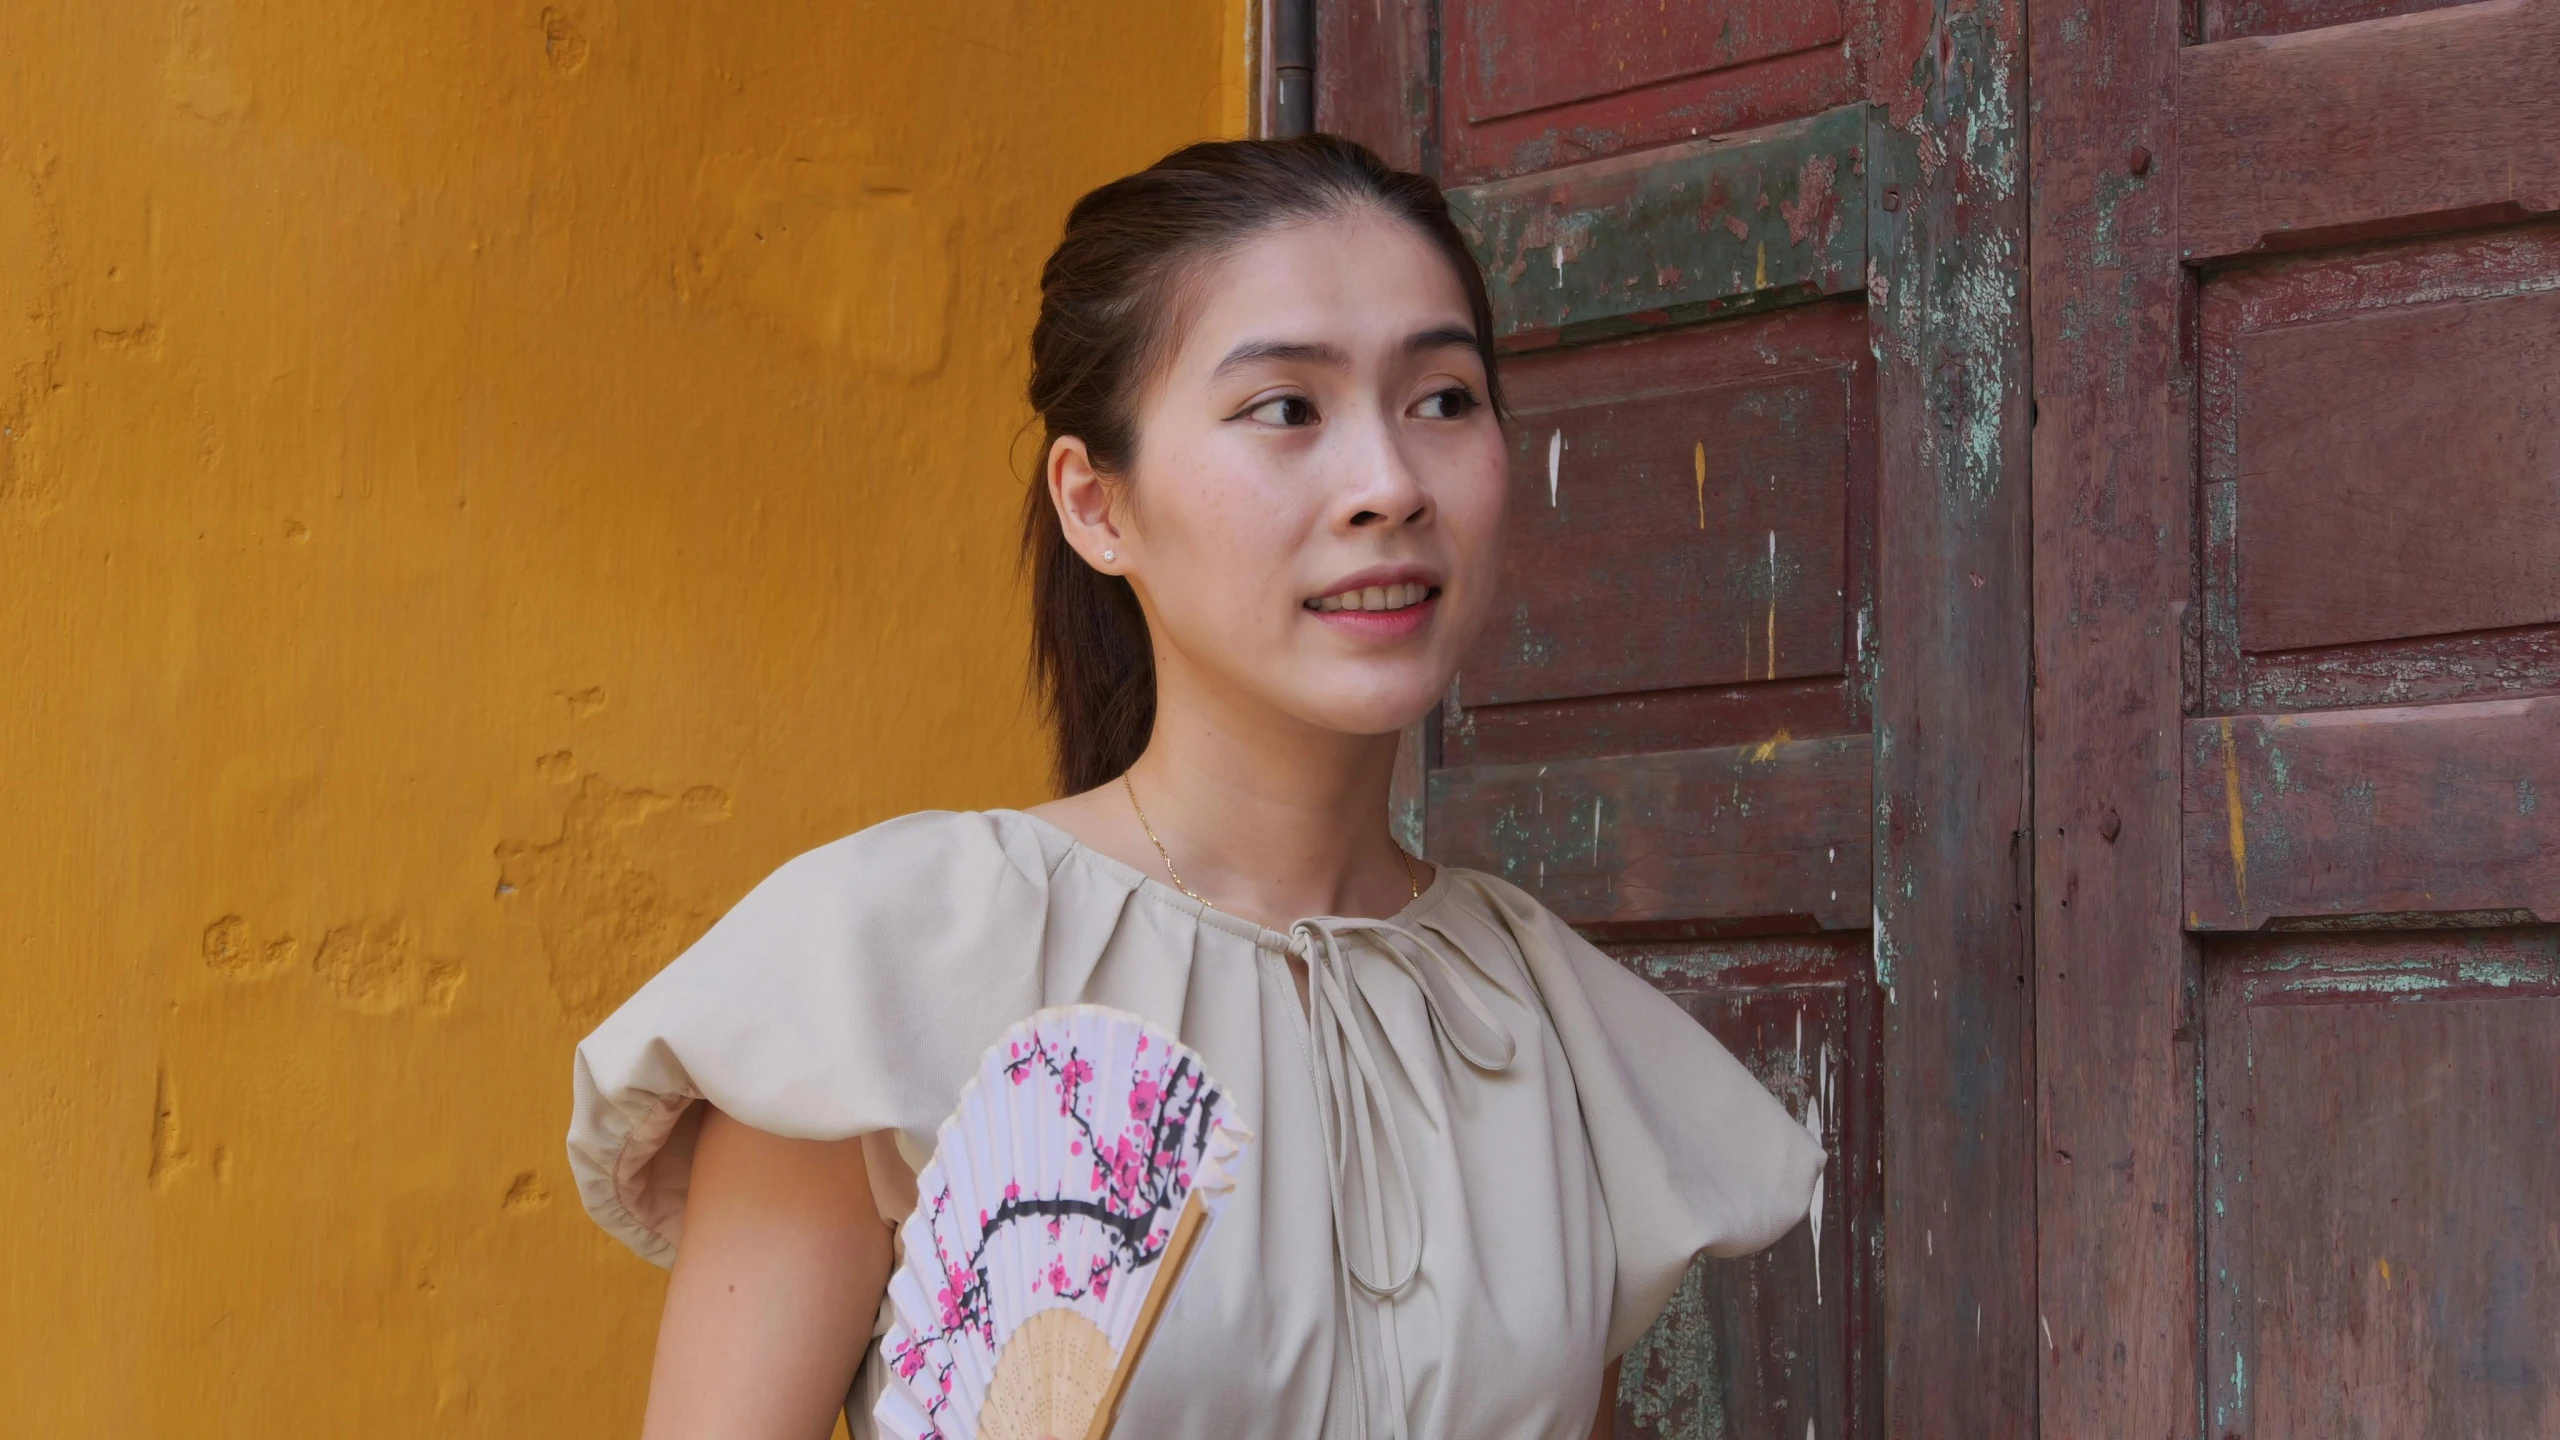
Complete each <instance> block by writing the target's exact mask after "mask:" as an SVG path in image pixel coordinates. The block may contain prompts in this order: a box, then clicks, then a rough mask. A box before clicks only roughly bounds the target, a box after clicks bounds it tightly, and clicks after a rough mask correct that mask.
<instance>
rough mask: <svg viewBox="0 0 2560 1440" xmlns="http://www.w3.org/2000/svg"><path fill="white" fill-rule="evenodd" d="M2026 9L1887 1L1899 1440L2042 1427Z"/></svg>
mask: <svg viewBox="0 0 2560 1440" xmlns="http://www.w3.org/2000/svg"><path fill="white" fill-rule="evenodd" d="M2025 20H2026V15H2025V12H2024V8H2023V7H2022V6H2021V5H2019V4H2017V3H2015V0H1977V3H1975V4H1972V5H1970V6H1964V7H1959V6H1953V5H1947V6H1938V5H1922V4H1917V3H1905V4H1900V5H1897V6H1895V7H1894V8H1893V9H1892V10H1890V11H1889V12H1887V18H1886V21H1885V23H1884V25H1883V27H1882V28H1883V33H1884V37H1885V38H1884V42H1883V45H1882V49H1881V53H1880V54H1879V56H1878V58H1877V60H1876V64H1875V69H1874V74H1875V75H1876V77H1877V79H1878V90H1877V94H1876V98H1877V100H1878V101H1879V102H1881V103H1880V108H1879V111H1878V113H1877V123H1876V126H1875V128H1874V129H1873V130H1872V131H1871V132H1870V134H1869V139H1868V145H1867V176H1866V181H1867V204H1868V231H1867V234H1868V242H1867V243H1868V249H1869V262H1868V276H1869V291H1868V294H1869V304H1870V306H1871V308H1872V311H1873V318H1874V340H1873V343H1874V348H1875V352H1876V356H1877V369H1876V394H1877V400H1876V408H1877V436H1878V444H1877V452H1878V472H1877V479H1876V497H1877V509H1876V534H1877V587H1876V615H1877V618H1878V622H1879V623H1878V627H1877V634H1876V638H1875V643H1874V644H1872V645H1871V646H1869V647H1868V650H1867V655H1868V656H1869V666H1870V667H1871V668H1870V669H1869V670H1868V673H1869V674H1870V675H1871V676H1872V680H1873V684H1874V697H1875V700H1874V704H1875V711H1874V714H1875V759H1876V773H1875V787H1876V790H1875V811H1874V814H1873V816H1872V820H1871V823H1872V825H1873V834H1874V836H1875V849H1876V877H1877V879H1876V886H1875V892H1876V909H1875V964H1876V978H1877V980H1878V982H1879V983H1880V987H1881V988H1882V989H1883V991H1884V993H1885V996H1886V1004H1885V1031H1884V1069H1885V1082H1884V1083H1885V1093H1886V1095H1887V1096H1888V1097H1889V1098H1890V1103H1889V1104H1888V1105H1887V1106H1886V1110H1885V1117H1884V1162H1885V1174H1886V1192H1885V1233H1884V1265H1885V1282H1884V1289H1883V1293H1882V1297H1881V1298H1882V1307H1881V1309H1882V1316H1883V1322H1884V1342H1885V1343H1884V1353H1885V1357H1886V1373H1887V1375H1888V1377H1889V1379H1888V1385H1889V1390H1888V1396H1887V1409H1886V1416H1885V1420H1886V1426H1887V1429H1888V1430H1889V1432H1890V1433H1891V1434H1894V1435H1896V1436H1949V1437H1964V1440H2012V1437H2016V1440H2023V1437H2026V1436H2030V1435H2032V1434H2034V1433H2035V1428H2036V1399H2035V1397H2036V1359H2037V1349H2038V1345H2037V1325H2036V1281H2035V1275H2036V1260H2035V1256H2036V1207H2035V1154H2034V1151H2035V1143H2034V1136H2035V1130H2034V1120H2035V1084H2034V1069H2033V1066H2034V1054H2035V1051H2034V1048H2033V1026H2034V1022H2035V1007H2034V1004H2033V1000H2032V996H2031V992H2030V990H2029V988H2028V982H2029V972H2030V970H2031V969H2032V967H2033V954H2032V950H2031V948H2030V936H2029V928H2028V923H2027V921H2028V917H2027V903H2028V895H2029V887H2030V884H2031V879H2032V871H2031V865H2030V856H2029V854H2028V844H2029V839H2028V834H2027V830H2028V826H2029V824H2030V815H2029V805H2030V788H2029V785H2028V780H2027V777H2028V760H2029V749H2030V744H2031V733H2030V722H2031V705H2032V683H2033V663H2034V656H2033V649H2032V640H2031V631H2030V626H2029V623H2028V613H2029V605H2030V601H2031V598H2032V592H2031V589H2030V580H2031V574H2032V567H2031V566H2030V565H2029V563H2028V553H2029V552H2028V541H2029V514H2030V512H2029V506H2028V453H2027V447H2028V444H2029V440H2030V431H2029V427H2028V404H2029V392H2028V379H2029V376H2028V369H2027V327H2028V316H2027V292H2026V289H2025V285H2024V267H2023V266H2022V264H2021V263H2020V262H2021V260H2022V258H2023V257H2024V255H2025V254H2026V249H2027V244H2028V225H2027V174H2026V156H2027V152H2026V146H2027V123H2026V116H2027V108H2026V71H2027V63H2026V61H2027V57H2026V52H2025V35H2024V25H2025Z"/></svg>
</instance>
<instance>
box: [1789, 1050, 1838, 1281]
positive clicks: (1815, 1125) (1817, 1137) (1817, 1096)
mask: <svg viewBox="0 0 2560 1440" xmlns="http://www.w3.org/2000/svg"><path fill="white" fill-rule="evenodd" d="M1796 1023H1797V1024H1799V1025H1801V1024H1803V1023H1804V1013H1803V1012H1802V1011H1798V1012H1797V1013H1796ZM1797 1046H1798V1048H1799V1051H1801V1048H1802V1046H1803V1041H1802V1040H1801V1039H1799V1040H1798V1041H1797ZM1822 1055H1823V1068H1824V1069H1828V1068H1830V1059H1831V1047H1830V1045H1829V1044H1827V1043H1826V1044H1825V1045H1824V1046H1823V1047H1822ZM1810 1088H1811V1093H1808V1094H1807V1095H1806V1096H1805V1097H1804V1128H1805V1130H1806V1132H1807V1133H1809V1134H1811V1135H1812V1136H1813V1143H1814V1144H1816V1145H1819V1144H1821V1143H1822V1089H1823V1086H1822V1084H1821V1083H1820V1077H1819V1076H1817V1077H1816V1081H1815V1083H1814V1085H1813V1086H1812V1087H1810ZM1823 1168H1824V1170H1828V1169H1829V1168H1830V1167H1829V1165H1828V1164H1826V1165H1825V1166H1824V1167H1823ZM1822 1180H1823V1173H1822V1171H1815V1172H1814V1176H1813V1204H1812V1205H1811V1206H1809V1207H1808V1208H1807V1209H1806V1211H1805V1218H1806V1220H1807V1221H1809V1222H1811V1223H1810V1226H1809V1228H1808V1231H1807V1233H1808V1235H1809V1236H1810V1237H1811V1238H1812V1241H1813V1303H1814V1304H1816V1305H1820V1304H1821V1303H1822Z"/></svg>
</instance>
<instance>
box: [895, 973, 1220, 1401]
mask: <svg viewBox="0 0 2560 1440" xmlns="http://www.w3.org/2000/svg"><path fill="white" fill-rule="evenodd" d="M1251 1138H1252V1137H1251V1134H1250V1132H1248V1131H1246V1130H1245V1129H1244V1128H1243V1126H1242V1125H1241V1124H1240V1123H1238V1121H1237V1120H1236V1118H1235V1116H1234V1113H1233V1107H1232V1105H1231V1104H1230V1102H1229V1100H1228V1098H1227V1096H1226V1094H1225V1092H1224V1091H1223V1090H1222V1089H1221V1088H1220V1087H1219V1086H1218V1084H1217V1083H1216V1082H1215V1081H1214V1080H1213V1079H1211V1078H1210V1076H1209V1074H1208V1071H1207V1070H1206V1068H1205V1067H1204V1066H1203V1065H1202V1063H1201V1060H1200V1057H1199V1056H1198V1055H1196V1054H1194V1053H1193V1052H1192V1051H1190V1050H1189V1049H1187V1048H1185V1047H1184V1046H1183V1045H1181V1043H1180V1042H1178V1041H1176V1040H1175V1039H1174V1038H1173V1037H1172V1036H1171V1035H1169V1034H1167V1033H1166V1032H1164V1031H1163V1030H1161V1029H1158V1028H1157V1027H1155V1026H1152V1025H1149V1024H1147V1023H1146V1022H1145V1021H1143V1020H1140V1019H1139V1018H1138V1017H1136V1016H1134V1015H1129V1014H1125V1013H1123V1012H1120V1011H1116V1010H1110V1009H1106V1008H1104V1007H1101V1006H1088V1005H1080V1006H1070V1007H1063V1008H1060V1009H1055V1010H1044V1011H1041V1012H1040V1013H1038V1014H1036V1015H1034V1016H1032V1017H1031V1018H1030V1019H1028V1020H1025V1021H1023V1022H1022V1023H1020V1024H1018V1025H1016V1026H1015V1027H1013V1028H1012V1029H1011V1030H1009V1031H1007V1032H1006V1034H1005V1035H1004V1036H1003V1038H1001V1039H999V1040H998V1041H997V1042H996V1044H995V1045H994V1046H992V1047H990V1049H989V1050H988V1051H987V1054H986V1057H985V1059H984V1060H983V1061H982V1063H981V1065H980V1067H979V1072H978V1074H977V1075H976V1076H975V1077H973V1078H972V1079H971V1081H970V1082H969V1085H968V1086H967V1088H966V1089H964V1090H963V1092H962V1095H961V1100H960V1104H959V1107H958V1108H957V1109H956V1110H955V1111H954V1112H953V1114H952V1116H951V1118H950V1119H949V1120H946V1121H945V1122H944V1123H943V1126H942V1129H941V1132H940V1135H939V1137H938V1143H937V1146H936V1149H935V1152H934V1158H933V1161H932V1163H931V1164H928V1165H927V1166H926V1167H925V1169H924V1172H923V1174H921V1175H920V1176H918V1177H917V1179H918V1193H919V1196H920V1203H919V1204H918V1205H917V1207H916V1211H915V1213H914V1214H913V1215H911V1216H910V1217H909V1218H908V1220H907V1222H906V1224H905V1227H904V1229H903V1231H902V1232H901V1233H902V1237H903V1239H904V1241H905V1247H906V1256H905V1260H904V1263H903V1264H902V1265H901V1266H900V1268H899V1270H898V1273H897V1274H895V1275H894V1276H892V1277H891V1281H890V1287H889V1288H890V1299H891V1302H892V1305H893V1308H894V1311H895V1317H896V1318H895V1320H894V1322H893V1323H892V1325H891V1327H890V1329H889V1332H888V1334H886V1335H885V1336H883V1337H882V1339H881V1356H882V1359H883V1361H884V1362H885V1363H886V1364H887V1365H888V1366H889V1376H888V1379H889V1384H888V1385H887V1387H886V1388H885V1389H884V1390H883V1393H882V1395H881V1398H880V1403H879V1405H878V1407H877V1408H876V1411H875V1414H876V1416H877V1418H878V1420H879V1421H880V1423H881V1425H882V1428H883V1430H884V1433H887V1434H890V1435H896V1436H901V1437H910V1440H973V1437H975V1435H976V1434H977V1428H976V1422H977V1417H978V1413H979V1411H980V1409H981V1407H982V1405H983V1404H984V1402H985V1400H986V1397H987V1390H988V1386H989V1384H990V1383H991V1381H992V1380H993V1378H994V1373H995V1367H996V1363H997V1359H998V1356H999V1354H1000V1353H1001V1351H1002V1349H1003V1346H1004V1342H1005V1340H1006V1339H1007V1338H1008V1337H1009V1336H1011V1335H1012V1334H1013V1333H1014V1331H1015V1330H1016V1329H1018V1328H1019V1327H1020V1326H1021V1324H1022V1323H1023V1322H1024V1321H1025V1320H1027V1319H1028V1318H1030V1317H1031V1316H1032V1315H1034V1314H1037V1313H1039V1312H1040V1311H1043V1310H1049V1309H1056V1308H1061V1307H1066V1308H1072V1309H1074V1310H1076V1311H1078V1312H1080V1313H1081V1314H1083V1315H1084V1316H1085V1317H1086V1318H1087V1319H1090V1320H1091V1321H1093V1322H1094V1323H1095V1324H1096V1325H1097V1326H1098V1327H1099V1328H1100V1329H1101V1331H1102V1332H1103V1334H1104V1335H1105V1336H1106V1337H1107V1338H1108V1341H1109V1344H1110V1346H1111V1347H1112V1349H1113V1351H1114V1352H1115V1353H1117V1352H1118V1351H1120V1350H1121V1349H1123V1348H1124V1347H1125V1346H1126V1344H1127V1341H1128V1339H1129V1335H1130V1331H1131V1328H1132V1327H1133V1325H1134V1324H1135V1323H1136V1320H1137V1314H1138V1309H1139V1306H1140V1304H1141V1302H1142V1301H1143V1300H1144V1297H1145V1294H1146V1291H1147V1288H1148V1285H1149V1283H1150V1281H1151V1280H1152V1279H1153V1272H1154V1269H1155V1267H1156V1265H1157V1262H1158V1261H1159V1260H1160V1259H1161V1258H1162V1257H1163V1255H1164V1253H1165V1246H1166V1244H1167V1242H1168V1241H1169V1240H1170V1239H1171V1238H1172V1235H1173V1231H1174V1227H1175V1224H1176V1221H1177V1220H1178V1218H1179V1217H1180V1215H1181V1213H1182V1209H1183V1206H1184V1204H1185V1203H1186V1201H1188V1200H1189V1199H1190V1197H1191V1195H1192V1193H1193V1192H1194V1191H1195V1190H1196V1191H1198V1192H1200V1195H1201V1199H1202V1201H1203V1203H1204V1206H1206V1207H1208V1208H1209V1210H1210V1212H1211V1214H1212V1215H1214V1210H1215V1207H1216V1206H1217V1205H1219V1204H1220V1203H1222V1202H1223V1200H1224V1199H1225V1197H1226V1195H1227V1194H1228V1193H1230V1192H1231V1191H1232V1190H1233V1188H1234V1181H1233V1173H1234V1167H1235V1165H1236V1164H1237V1162H1238V1161H1239V1159H1240V1157H1241V1154H1242V1151H1243V1148H1244V1146H1245V1145H1246V1144H1248V1143H1249V1142H1250V1140H1251Z"/></svg>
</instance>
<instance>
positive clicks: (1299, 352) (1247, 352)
mask: <svg viewBox="0 0 2560 1440" xmlns="http://www.w3.org/2000/svg"><path fill="white" fill-rule="evenodd" d="M1262 360H1281V361H1301V362H1305V363H1308V364H1314V365H1322V366H1324V367H1326V368H1327V369H1332V370H1348V369H1350V368H1351V357H1350V356H1349V355H1347V354H1344V353H1343V351H1342V348H1341V347H1340V346H1338V345H1328V344H1325V343H1324V342H1323V341H1321V340H1247V341H1246V342H1244V343H1243V344H1241V345H1238V346H1237V347H1236V348H1234V349H1233V350H1230V351H1228V352H1227V358H1225V359H1224V360H1221V361H1219V362H1218V368H1217V369H1215V370H1212V371H1210V372H1209V378H1210V379H1212V380H1215V379H1217V378H1218V377H1220V376H1222V375H1225V374H1226V373H1227V372H1228V371H1230V370H1239V369H1242V368H1243V367H1245V366H1247V365H1251V364H1254V363H1255V362H1257V361H1262Z"/></svg>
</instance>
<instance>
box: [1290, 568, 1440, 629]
mask: <svg viewBox="0 0 2560 1440" xmlns="http://www.w3.org/2000/svg"><path fill="white" fill-rule="evenodd" d="M1439 600H1440V587H1439V586H1437V585H1431V584H1426V583H1424V582H1422V581H1419V580H1400V581H1395V582H1392V583H1390V584H1385V585H1348V586H1345V587H1343V588H1342V589H1340V590H1336V591H1335V592H1333V593H1332V594H1330V595H1318V596H1316V597H1315V598H1314V599H1312V600H1308V601H1306V602H1305V607H1306V608H1307V609H1308V610H1311V611H1313V612H1315V617H1316V619H1317V621H1318V622H1319V623H1321V624H1323V625H1324V626H1325V628H1327V629H1329V630H1334V631H1338V632H1342V633H1345V634H1349V635H1356V636H1360V637H1362V638H1364V639H1371V640H1400V639H1403V638H1404V637H1406V636H1408V635H1412V634H1415V633H1416V632H1418V631H1420V630H1421V629H1422V627H1423V626H1425V625H1427V624H1429V623H1431V616H1432V613H1433V612H1434V611H1435V610H1437V609H1438V608H1439Z"/></svg>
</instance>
